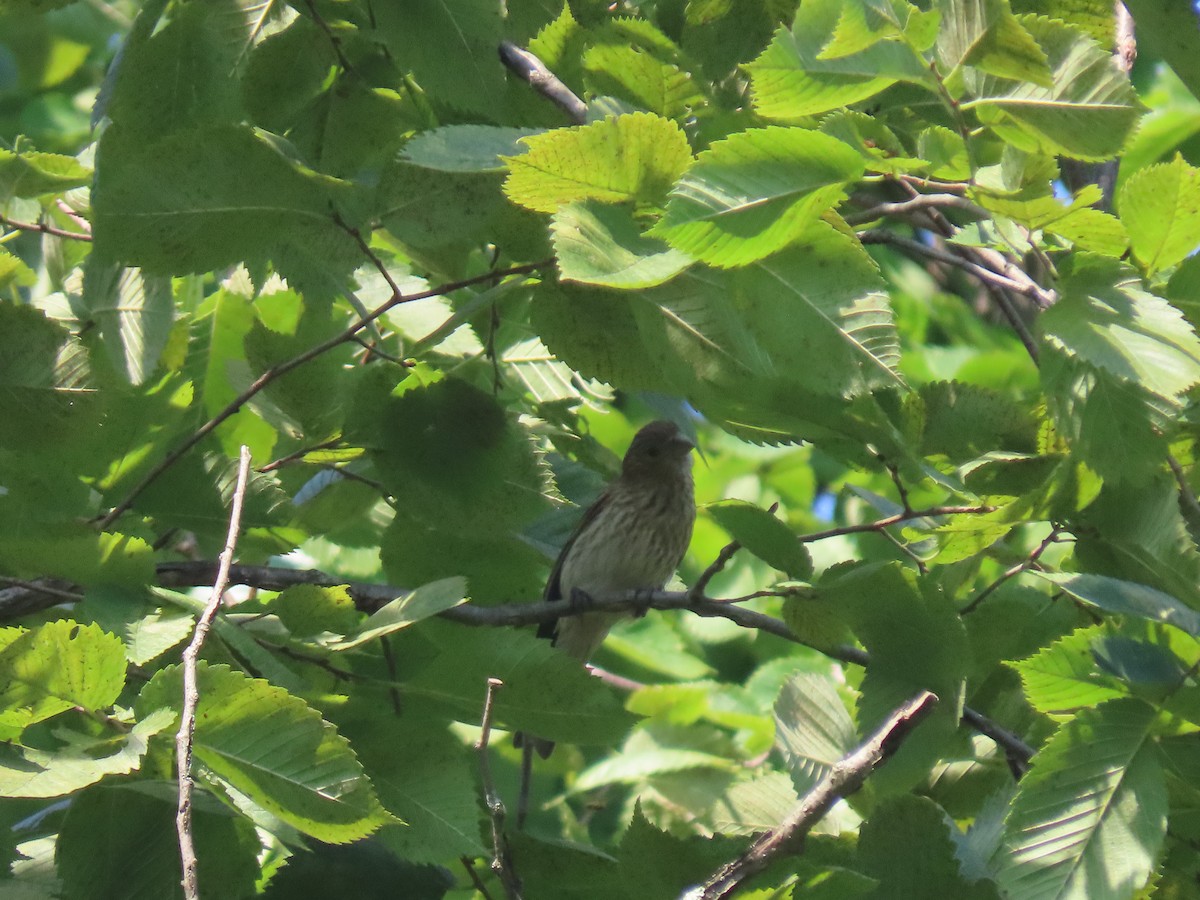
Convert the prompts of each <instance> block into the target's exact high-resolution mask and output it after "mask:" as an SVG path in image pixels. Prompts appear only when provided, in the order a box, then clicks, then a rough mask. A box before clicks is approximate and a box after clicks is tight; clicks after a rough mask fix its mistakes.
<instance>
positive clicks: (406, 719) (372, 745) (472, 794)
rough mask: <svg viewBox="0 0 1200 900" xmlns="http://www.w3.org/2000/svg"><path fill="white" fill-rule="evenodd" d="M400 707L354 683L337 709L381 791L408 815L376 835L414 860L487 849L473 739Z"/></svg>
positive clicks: (396, 809) (440, 858)
mask: <svg viewBox="0 0 1200 900" xmlns="http://www.w3.org/2000/svg"><path fill="white" fill-rule="evenodd" d="M381 704H382V705H383V707H384V708H385V709H386V710H387V711H386V712H383V713H382V714H381ZM402 708H403V709H404V712H403V714H402V715H399V716H397V715H392V714H390V709H391V705H390V699H385V698H384V697H382V696H381V695H380V692H378V691H372V692H370V693H362V692H357V691H356V692H355V695H354V696H352V697H351V698H350V700H349V701H348V703H347V704H346V705H344V706H342V707H341V708H340V709H339V710H338V711H337V726H338V730H339V731H340V732H341V733H342V734H344V735H346V737H347V738H349V740H350V742H351V743H352V744H353V746H354V750H355V752H356V753H357V754H358V758H359V759H360V760H362V764H363V767H364V768H365V769H366V770H367V774H368V775H370V776H371V782H372V784H374V785H375V789H376V790H377V791H379V799H380V800H381V801H382V802H383V803H384V804H385V805H386V806H387V808H388V809H389V810H391V811H393V812H394V813H395V814H396V815H397V816H399V817H400V818H401V819H402V820H403V822H404V824H403V825H385V826H384V827H383V828H381V829H380V830H379V831H378V832H377V833H376V835H375V836H374V838H373V840H375V841H377V842H379V843H380V844H382V845H383V846H385V847H387V848H388V849H390V850H391V851H392V852H393V853H395V854H397V855H398V856H400V857H401V858H403V859H407V860H411V861H413V862H428V863H439V862H442V861H444V860H446V859H447V858H450V857H455V856H461V855H464V854H467V855H471V856H475V855H479V854H482V853H483V852H484V850H483V847H484V845H483V842H482V840H481V832H480V823H481V820H482V817H483V807H482V805H481V804H480V799H479V794H478V792H477V789H476V784H475V777H474V775H475V770H476V769H477V768H478V766H477V761H476V758H475V753H474V751H473V749H472V747H471V745H470V744H464V741H463V739H462V738H461V737H460V736H458V735H455V734H452V733H451V732H450V731H449V730H448V729H447V728H446V726H445V724H444V722H442V721H440V720H435V719H432V718H430V717H428V716H425V717H424V718H422V715H423V711H421V710H417V709H411V708H408V707H402Z"/></svg>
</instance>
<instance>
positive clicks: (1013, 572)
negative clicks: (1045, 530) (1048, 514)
mask: <svg viewBox="0 0 1200 900" xmlns="http://www.w3.org/2000/svg"><path fill="white" fill-rule="evenodd" d="M1060 534H1062V529H1061V528H1052V529H1050V533H1049V534H1048V535H1046V538H1045V540H1043V541H1042V542H1041V543H1040V544H1038V545H1037V546H1036V547H1035V548H1034V549H1033V552H1032V553H1030V554H1029V555H1028V556H1027V557H1025V559H1023V560H1021V561H1020V562H1019V563H1017V564H1016V565H1015V566H1013V567H1012V568H1010V569H1008V570H1006V571H1005V572H1004V574H1003V575H1001V576H1000V577H999V578H997V579H996V580H995V581H993V582H992V583H991V584H989V585H988V586H987V587H985V588H984V589H983V590H982V591H980V592H979V594H978V595H976V597H975V599H974V600H972V601H971V602H970V603H968V604H967V605H966V606H964V607H963V608H962V609H960V610H959V612H958V614H959V615H960V616H967V615H970V614H971V613H973V612H975V610H976V609H978V608H979V604H980V603H982V602H983V601H984V600H986V599H987V598H988V597H990V596H991V595H992V594H993V593H994V592H995V591H996V589H997V588H999V587H1000V585H1002V584H1004V582H1006V581H1008V580H1009V579H1010V578H1014V577H1015V576H1017V575H1020V574H1021V573H1022V572H1024V571H1025V570H1026V569H1028V568H1030V567H1031V566H1033V565H1035V564H1036V563H1037V561H1038V559H1039V558H1040V557H1041V555H1042V554H1043V553H1045V552H1046V548H1047V547H1049V546H1050V545H1051V544H1053V543H1054V542H1055V541H1057V540H1058V536H1059V535H1060Z"/></svg>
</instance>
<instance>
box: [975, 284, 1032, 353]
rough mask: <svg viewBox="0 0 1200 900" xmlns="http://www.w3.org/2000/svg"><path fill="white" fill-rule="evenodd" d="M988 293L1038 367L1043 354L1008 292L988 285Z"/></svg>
mask: <svg viewBox="0 0 1200 900" xmlns="http://www.w3.org/2000/svg"><path fill="white" fill-rule="evenodd" d="M985 286H986V287H987V290H988V293H989V294H990V295H991V298H992V302H993V303H995V304H996V308H997V309H999V310H1000V314H1001V315H1003V316H1004V318H1005V319H1007V320H1008V324H1009V326H1010V327H1011V328H1012V330H1013V332H1014V333H1015V334H1016V335H1017V340H1019V341H1020V342H1021V346H1023V347H1024V348H1025V352H1026V353H1028V354H1029V358H1030V359H1032V360H1033V364H1034V365H1035V366H1036V365H1037V364H1038V362H1039V361H1040V359H1041V353H1040V352H1039V351H1038V345H1037V341H1036V340H1035V339H1034V337H1033V333H1032V332H1031V331H1030V330H1029V327H1028V326H1027V325H1026V324H1025V320H1024V319H1022V318H1021V314H1020V313H1019V312H1018V311H1017V307H1016V304H1015V303H1013V301H1012V298H1011V297H1010V296H1009V294H1008V292H1007V291H1005V290H1003V289H1002V288H998V287H996V286H995V285H991V284H987V285H985Z"/></svg>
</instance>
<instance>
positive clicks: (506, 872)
mask: <svg viewBox="0 0 1200 900" xmlns="http://www.w3.org/2000/svg"><path fill="white" fill-rule="evenodd" d="M502 687H504V682H503V681H501V680H500V679H499V678H489V679H488V680H487V696H486V697H485V698H484V701H483V721H482V723H481V724H480V729H479V741H478V742H477V743H476V744H475V750H476V752H477V753H478V754H479V777H480V780H481V781H482V782H483V800H484V803H485V804H486V805H487V809H488V816H489V817H490V818H491V820H492V872H494V873H495V875H496V877H497V878H499V879H500V884H501V885H503V886H504V893H505V894H507V895H508V898H509V900H521V879H520V878H518V877H517V873H516V871H515V870H514V869H513V865H512V851H511V850H510V849H509V846H508V837H507V836H506V834H505V832H504V817H505V812H504V804H503V803H502V802H501V800H500V795H499V794H498V793H497V792H496V784H495V782H494V781H492V767H491V764H490V763H489V762H488V741H489V740H490V739H491V735H492V710H493V708H494V704H495V701H496V692H497V691H499V690H500V688H502Z"/></svg>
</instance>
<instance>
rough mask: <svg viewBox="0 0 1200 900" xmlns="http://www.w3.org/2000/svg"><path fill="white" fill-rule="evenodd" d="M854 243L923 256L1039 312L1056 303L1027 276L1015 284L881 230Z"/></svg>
mask: <svg viewBox="0 0 1200 900" xmlns="http://www.w3.org/2000/svg"><path fill="white" fill-rule="evenodd" d="M858 239H859V240H860V241H862V242H863V243H864V244H891V245H892V246H895V247H899V248H900V249H902V250H906V251H907V252H909V253H911V254H913V255H916V256H923V257H926V258H927V259H933V260H937V261H938V262H942V263H945V264H946V265H949V266H955V267H957V268H960V269H962V270H963V271H965V272H969V273H971V274H972V275H974V276H975V277H976V278H978V279H979V280H981V281H984V282H987V283H989V284H994V285H995V286H996V287H999V288H1004V289H1005V290H1009V291H1013V292H1014V293H1017V294H1021V295H1023V296H1026V297H1030V298H1032V299H1033V300H1034V301H1036V302H1037V304H1038V305H1039V306H1041V307H1043V308H1045V307H1050V306H1053V305H1054V304H1055V302H1057V300H1058V295H1057V294H1056V293H1055V292H1054V291H1051V290H1047V289H1046V288H1043V287H1041V286H1040V285H1038V284H1037V283H1035V282H1034V281H1033V279H1032V278H1029V276H1027V275H1026V276H1025V277H1024V278H1023V279H1021V280H1018V279H1017V278H1013V277H1010V276H1008V275H1005V274H1002V273H1000V272H996V271H993V270H992V269H990V268H988V267H987V266H985V265H983V264H982V263H980V262H976V261H975V260H972V259H968V258H966V257H965V256H961V255H959V254H957V253H951V252H949V251H947V250H941V249H939V248H937V247H932V246H930V245H929V244H923V243H921V242H920V241H914V240H913V239H912V238H907V237H904V236H903V235H899V234H896V233H895V232H894V231H888V230H887V229H885V228H872V229H871V230H870V231H860V232H859V233H858Z"/></svg>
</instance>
